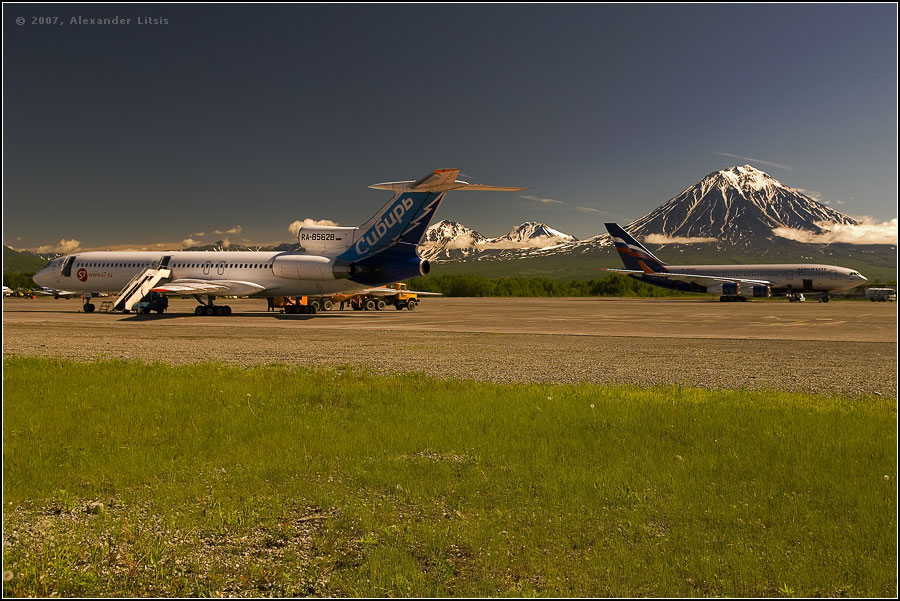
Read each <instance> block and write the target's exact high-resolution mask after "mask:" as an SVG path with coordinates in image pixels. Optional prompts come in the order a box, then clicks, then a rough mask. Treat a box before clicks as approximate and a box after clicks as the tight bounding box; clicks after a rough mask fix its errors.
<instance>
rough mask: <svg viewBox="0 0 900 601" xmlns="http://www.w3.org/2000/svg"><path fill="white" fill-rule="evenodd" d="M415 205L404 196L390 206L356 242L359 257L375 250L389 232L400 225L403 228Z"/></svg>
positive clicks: (407, 196)
mask: <svg viewBox="0 0 900 601" xmlns="http://www.w3.org/2000/svg"><path fill="white" fill-rule="evenodd" d="M413 205H415V202H414V201H413V199H412V197H411V196H410V195H408V194H404V195H403V196H401V197H400V198H398V199H397V202H396V203H394V204H393V205H391V206H389V207H388V208H387V210H385V211H384V212H383V213H382V214H381V215H380V216H379V217H378V219H377V221H376V222H375V225H373V226H372V227H370V228H369V230H368V231H367V232H366V233H365V234H363V235H362V236H361V237H360V239H359V240H358V241H357V242H356V245H355V249H356V254H357V255H359V256H362V255H364V254H365V253H367V252H368V251H370V250H371V249H372V248H374V247H375V246H376V245H377V244H378V242H379V240H382V239H383V238H385V235H386V234H387V233H388V232H391V231H392V230H394V229H395V228H397V226H398V225H399V226H402V225H403V224H404V219H403V218H404V216H406V214H407V212H409V210H410V209H412V208H413ZM398 233H399V232H398Z"/></svg>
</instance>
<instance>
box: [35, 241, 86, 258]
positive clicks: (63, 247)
mask: <svg viewBox="0 0 900 601" xmlns="http://www.w3.org/2000/svg"><path fill="white" fill-rule="evenodd" d="M80 248H81V241H79V240H74V239H73V240H66V239H65V238H63V239H62V240H60V241H59V244H56V245H53V244H46V245H44V246H38V247H37V248H36V249H34V252H38V253H62V254H65V255H67V254H69V253H73V252H76V251H78V250H79V249H80Z"/></svg>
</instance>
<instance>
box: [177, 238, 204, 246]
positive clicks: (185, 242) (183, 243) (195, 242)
mask: <svg viewBox="0 0 900 601" xmlns="http://www.w3.org/2000/svg"><path fill="white" fill-rule="evenodd" d="M199 245H200V241H199V240H194V239H193V238H185V239H184V240H182V241H181V246H183V247H184V248H188V247H190V246H199Z"/></svg>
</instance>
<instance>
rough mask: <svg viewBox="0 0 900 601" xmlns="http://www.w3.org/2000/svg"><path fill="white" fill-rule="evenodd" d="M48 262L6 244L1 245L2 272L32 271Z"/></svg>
mask: <svg viewBox="0 0 900 601" xmlns="http://www.w3.org/2000/svg"><path fill="white" fill-rule="evenodd" d="M49 262H50V261H47V260H46V259H42V258H40V257H37V256H35V255H31V254H28V253H21V252H18V251H15V250H13V249H11V248H10V247H8V246H4V247H3V273H34V272H36V271H37V270H38V269H41V268H42V267H44V266H45V265H46V264H47V263H49Z"/></svg>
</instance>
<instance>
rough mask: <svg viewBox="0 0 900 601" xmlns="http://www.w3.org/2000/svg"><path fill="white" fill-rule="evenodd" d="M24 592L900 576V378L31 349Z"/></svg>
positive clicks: (17, 553)
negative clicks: (465, 376) (82, 355)
mask: <svg viewBox="0 0 900 601" xmlns="http://www.w3.org/2000/svg"><path fill="white" fill-rule="evenodd" d="M3 392H4V406H3V418H4V421H3V424H4V426H3V427H4V432H3V440H4V453H3V470H4V473H3V476H4V478H3V492H4V506H3V544H4V553H3V564H4V565H3V570H4V583H3V592H4V595H6V596H9V595H14V596H47V595H51V594H55V595H60V596H119V595H129V596H130V595H134V596H155V595H161V596H167V595H168V596H172V595H179V596H181V595H184V596H193V595H222V594H224V595H231V596H268V595H277V596H293V595H315V596H351V595H353V596H448V595H452V596H472V597H474V596H483V595H487V596H498V595H500V596H506V595H508V596H532V595H543V596H559V595H572V596H667V595H672V596H806V595H809V596H885V597H893V596H895V595H896V593H897V590H896V579H897V564H896V558H897V555H896V553H897V484H896V475H897V456H896V445H897V414H896V409H897V407H896V401H895V400H894V399H881V398H870V399H852V400H851V399H844V398H831V397H813V396H804V395H796V394H785V393H780V392H771V393H759V392H747V391H705V390H700V389H690V388H653V389H640V388H633V387H603V386H591V385H578V386H573V385H570V386H550V385H546V386H545V385H524V384H523V385H499V384H488V383H476V382H468V381H453V380H438V379H433V378H429V377H427V376H422V375H403V376H377V375H373V374H368V373H360V372H351V371H349V370H347V369H331V370H329V369H323V370H317V371H309V370H305V369H301V368H290V367H285V366H267V367H254V368H248V369H242V368H237V367H226V366H223V365H214V364H209V365H191V366H182V367H171V366H168V365H160V364H157V365H148V364H143V363H137V362H97V363H74V362H66V361H55V360H47V359H24V358H7V359H5V360H4V371H3Z"/></svg>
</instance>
